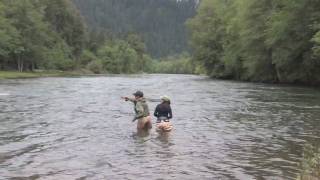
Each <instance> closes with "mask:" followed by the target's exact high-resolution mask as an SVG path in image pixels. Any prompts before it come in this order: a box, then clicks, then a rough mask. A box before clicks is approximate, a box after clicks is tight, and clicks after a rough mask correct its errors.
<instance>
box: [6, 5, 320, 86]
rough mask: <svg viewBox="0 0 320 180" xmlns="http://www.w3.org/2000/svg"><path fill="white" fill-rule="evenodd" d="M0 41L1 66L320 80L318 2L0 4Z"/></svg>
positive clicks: (275, 80)
mask: <svg viewBox="0 0 320 180" xmlns="http://www.w3.org/2000/svg"><path fill="white" fill-rule="evenodd" d="M0 39H1V41H0V70H9V71H35V70H39V69H40V70H62V71H74V70H79V69H80V70H82V69H83V70H86V71H89V72H92V73H140V72H147V73H148V72H149V73H188V74H189V73H191V74H193V73H201V74H207V75H209V76H211V77H213V78H219V79H235V80H242V81H255V82H271V83H295V84H306V85H319V84H320V1H317V0H259V1H258V0H241V1H240V0H233V1H230V0H202V1H192V0H185V1H175V0H136V1H134V3H133V2H132V1H130V0H123V1H116V0H92V1H85V0H20V1H12V0H1V1H0ZM188 44H190V45H191V48H189V47H188Z"/></svg>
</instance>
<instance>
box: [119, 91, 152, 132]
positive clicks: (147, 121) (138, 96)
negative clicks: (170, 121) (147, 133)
mask: <svg viewBox="0 0 320 180" xmlns="http://www.w3.org/2000/svg"><path fill="white" fill-rule="evenodd" d="M133 95H134V98H129V97H122V99H124V100H125V101H131V102H133V104H134V111H135V113H136V115H135V117H134V119H133V120H132V121H133V122H134V121H136V120H138V124H137V129H138V130H143V129H144V130H148V129H151V128H152V123H151V117H150V112H149V107H148V104H147V102H146V99H145V98H144V97H143V92H141V91H137V92H135V93H134V94H133Z"/></svg>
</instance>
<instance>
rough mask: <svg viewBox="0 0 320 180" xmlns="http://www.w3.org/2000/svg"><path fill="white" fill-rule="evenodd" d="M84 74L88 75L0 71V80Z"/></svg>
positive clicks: (56, 72) (80, 72) (79, 72)
mask: <svg viewBox="0 0 320 180" xmlns="http://www.w3.org/2000/svg"><path fill="white" fill-rule="evenodd" d="M84 74H90V73H89V72H85V71H41V72H40V71H39V72H17V71H0V79H18V78H38V77H62V76H79V75H84Z"/></svg>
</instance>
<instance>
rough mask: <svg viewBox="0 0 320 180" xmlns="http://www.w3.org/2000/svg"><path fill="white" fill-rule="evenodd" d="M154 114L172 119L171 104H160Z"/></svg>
mask: <svg viewBox="0 0 320 180" xmlns="http://www.w3.org/2000/svg"><path fill="white" fill-rule="evenodd" d="M154 116H155V117H157V118H160V117H166V118H167V119H171V118H172V110H171V106H170V104H168V103H161V104H159V105H158V106H157V107H156V109H155V111H154Z"/></svg>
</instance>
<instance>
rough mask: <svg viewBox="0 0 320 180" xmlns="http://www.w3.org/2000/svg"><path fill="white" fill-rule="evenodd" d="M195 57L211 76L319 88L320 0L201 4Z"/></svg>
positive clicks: (205, 0)
mask: <svg viewBox="0 0 320 180" xmlns="http://www.w3.org/2000/svg"><path fill="white" fill-rule="evenodd" d="M197 11H198V12H197V15H196V17H194V18H192V19H191V20H189V21H188V23H187V24H188V27H189V29H190V31H191V37H190V39H191V43H192V47H193V59H194V60H195V61H196V62H198V63H199V64H201V66H203V67H204V69H205V70H206V73H207V74H208V75H210V76H211V77H214V78H222V79H236V80H245V81H257V82H273V83H299V84H308V85H319V84H320V1H318V0H233V1H229V0H202V1H201V4H200V7H199V8H198V10H197Z"/></svg>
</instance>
